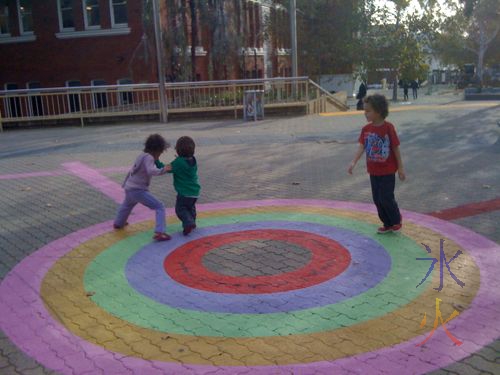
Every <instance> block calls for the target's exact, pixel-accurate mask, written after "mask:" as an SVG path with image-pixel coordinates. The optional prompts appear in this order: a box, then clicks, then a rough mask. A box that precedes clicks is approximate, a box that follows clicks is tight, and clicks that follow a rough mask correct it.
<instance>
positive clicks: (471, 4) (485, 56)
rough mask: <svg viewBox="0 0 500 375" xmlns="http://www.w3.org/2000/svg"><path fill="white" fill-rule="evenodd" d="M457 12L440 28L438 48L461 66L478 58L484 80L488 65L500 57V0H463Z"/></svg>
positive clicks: (478, 71) (458, 5) (447, 59)
mask: <svg viewBox="0 0 500 375" xmlns="http://www.w3.org/2000/svg"><path fill="white" fill-rule="evenodd" d="M452 5H453V3H452ZM454 12H455V14H454V15H452V16H451V17H449V18H448V19H447V20H446V22H444V23H443V26H442V27H441V29H440V32H439V35H438V37H437V38H436V41H435V44H434V48H435V51H436V52H437V53H438V54H439V56H440V57H441V58H442V59H443V60H444V61H446V62H448V63H454V64H456V65H458V66H462V65H463V64H464V63H471V62H474V63H475V64H476V70H477V75H478V80H479V81H482V78H483V71H484V66H487V65H492V64H495V63H498V61H499V60H500V53H499V50H500V37H499V31H500V0H471V1H468V0H461V1H460V4H455V6H454Z"/></svg>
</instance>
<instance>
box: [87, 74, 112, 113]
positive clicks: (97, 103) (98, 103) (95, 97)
mask: <svg viewBox="0 0 500 375" xmlns="http://www.w3.org/2000/svg"><path fill="white" fill-rule="evenodd" d="M91 83H92V86H106V81H104V80H102V79H94V80H92V82H91ZM92 91H94V94H92V105H93V108H94V109H99V108H104V107H107V106H108V97H107V95H106V90H105V89H104V90H98V89H96V90H92Z"/></svg>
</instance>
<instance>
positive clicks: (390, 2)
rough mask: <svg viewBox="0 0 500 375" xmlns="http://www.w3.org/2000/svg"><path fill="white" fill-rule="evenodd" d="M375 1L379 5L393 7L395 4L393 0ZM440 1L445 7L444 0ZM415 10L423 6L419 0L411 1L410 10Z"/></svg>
mask: <svg viewBox="0 0 500 375" xmlns="http://www.w3.org/2000/svg"><path fill="white" fill-rule="evenodd" d="M375 2H376V3H378V4H379V5H381V6H382V5H388V6H391V7H393V6H392V4H393V3H392V1H387V0H376V1H375ZM439 2H440V3H442V4H443V5H442V6H443V7H444V6H445V5H444V1H443V0H440V1H439ZM393 8H394V7H393ZM413 10H417V11H421V8H420V5H419V3H418V0H411V2H410V7H409V11H410V12H412V11H413Z"/></svg>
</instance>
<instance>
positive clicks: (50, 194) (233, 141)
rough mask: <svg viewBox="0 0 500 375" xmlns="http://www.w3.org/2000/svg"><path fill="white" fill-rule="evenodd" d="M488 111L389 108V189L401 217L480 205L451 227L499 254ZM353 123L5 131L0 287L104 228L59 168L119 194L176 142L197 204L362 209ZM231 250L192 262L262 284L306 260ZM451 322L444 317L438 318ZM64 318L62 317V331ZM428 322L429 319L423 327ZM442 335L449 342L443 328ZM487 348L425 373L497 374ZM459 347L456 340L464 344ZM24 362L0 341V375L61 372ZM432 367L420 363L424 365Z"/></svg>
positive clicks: (496, 345)
mask: <svg viewBox="0 0 500 375" xmlns="http://www.w3.org/2000/svg"><path fill="white" fill-rule="evenodd" d="M433 103H438V104H437V105H436V104H433ZM494 104H495V103H488V102H478V103H469V102H468V103H464V102H461V101H459V98H458V97H456V96H455V95H454V93H449V94H447V95H441V96H439V97H436V96H430V97H426V96H423V95H422V98H421V99H419V100H418V101H417V102H416V103H412V104H408V105H399V106H395V107H394V112H393V113H391V115H390V117H389V120H390V121H392V122H393V123H394V124H396V126H397V129H398V132H399V135H400V139H401V143H402V145H401V150H402V155H403V159H404V161H405V164H406V169H407V175H408V180H407V181H406V182H405V183H398V186H397V199H398V201H399V203H400V206H401V207H402V208H403V209H405V210H408V211H413V212H417V213H434V214H435V213H437V212H438V211H446V210H449V209H452V208H455V207H461V206H464V205H466V204H471V203H477V202H484V201H490V202H491V203H490V204H489V207H488V208H487V209H482V210H480V211H479V212H477V214H475V215H471V214H470V213H467V212H468V211H467V212H466V211H463V212H464V213H463V215H462V216H460V215H458V216H459V217H456V218H455V219H453V220H452V222H454V223H456V224H459V225H461V226H463V227H465V228H469V229H471V230H472V231H474V232H476V233H478V234H480V235H482V236H484V237H486V238H489V239H490V240H492V241H494V242H496V243H497V244H498V243H500V230H499V229H498V223H499V222H500V210H499V209H498V200H499V199H500V173H499V170H498V160H499V159H500V141H499V135H500V128H499V127H498V126H497V121H498V120H499V119H500V106H498V105H496V106H495V105H494ZM363 121H364V120H363V117H362V115H361V114H357V113H348V114H341V115H333V116H308V117H300V118H287V119H266V120H264V121H261V122H257V123H243V122H241V121H239V120H234V121H207V122H197V123H192V122H178V123H170V124H166V125H160V124H154V123H146V124H125V125H114V126H92V127H86V128H56V129H26V130H16V131H7V132H4V133H2V134H1V135H0V189H1V192H2V193H1V194H0V220H1V226H0V249H1V253H0V254H1V256H0V279H1V280H3V279H4V278H6V276H7V274H8V273H9V271H10V270H12V269H13V267H15V266H16V265H17V264H19V262H21V261H22V260H23V259H25V258H26V257H27V256H28V255H30V254H32V253H34V252H35V251H36V250H38V249H40V248H41V247H43V246H44V245H47V244H49V243H51V242H52V241H55V240H57V239H60V238H63V237H65V236H67V235H70V234H71V233H73V232H75V231H78V230H80V229H83V228H87V227H90V226H93V225H96V224H99V223H102V222H105V221H108V220H112V219H113V217H114V214H115V211H116V208H117V203H116V201H115V200H113V199H111V198H110V197H109V196H108V195H106V194H104V193H103V192H102V191H100V190H98V189H96V188H95V187H93V186H91V185H90V184H88V183H85V182H84V181H83V180H82V179H81V176H79V175H78V174H75V173H74V172H71V168H70V167H68V166H66V167H65V166H63V164H64V163H67V162H75V161H77V162H80V163H82V164H83V165H84V166H86V167H90V168H92V169H94V170H98V171H99V173H101V174H102V175H103V176H104V177H105V178H107V179H109V180H110V181H113V182H115V183H118V184H119V183H121V181H122V179H123V177H124V174H125V170H126V167H127V166H128V165H129V164H130V163H131V162H132V161H133V160H134V158H135V156H136V155H137V153H138V151H139V150H140V149H141V147H142V142H143V140H144V138H145V137H146V136H147V135H148V134H150V133H153V132H161V133H162V134H164V135H165V136H166V137H167V138H168V139H169V140H170V141H171V142H172V143H174V142H175V140H176V139H177V138H178V137H179V136H181V135H190V136H192V137H193V138H194V139H195V140H196V142H197V158H198V162H199V171H200V182H201V185H202V187H203V193H202V196H201V198H200V201H199V203H200V204H201V205H203V204H206V203H216V202H225V201H240V200H263V199H275V198H279V199H281V198H285V199H326V200H337V201H350V202H361V203H371V192H370V188H369V183H368V178H367V175H366V173H365V172H364V164H363V163H361V164H360V165H359V166H358V167H357V170H356V171H355V174H354V176H349V175H348V174H347V173H346V166H347V165H348V163H349V161H350V160H351V158H352V156H353V154H354V151H355V148H356V146H355V144H353V142H355V141H356V138H357V135H358V134H359V130H360V127H361V125H363V123H364V122H363ZM325 141H329V142H331V143H327V142H325ZM173 156H174V153H173V151H172V150H169V151H168V152H167V154H166V155H164V156H163V157H162V159H164V160H165V161H168V160H170V159H172V158H173ZM151 190H152V192H153V193H154V194H155V195H157V196H158V197H159V198H160V199H161V200H163V201H164V202H166V205H167V206H168V207H172V206H173V204H174V201H175V195H174V191H173V188H172V186H171V181H170V179H168V178H158V179H155V180H153V183H152V188H151ZM459 212H460V211H459ZM367 220H368V219H367ZM168 221H169V222H170V223H172V224H174V226H172V228H175V225H177V224H176V223H175V219H173V218H172V217H169V218H168ZM172 230H173V229H172ZM240 245H241V246H243V247H244V248H245V249H248V252H246V255H247V258H240V257H238V247H234V246H229V245H226V246H222V247H219V248H217V250H216V251H214V252H211V253H210V255H209V256H207V257H205V258H204V259H203V262H204V264H205V266H206V268H207V269H209V270H211V271H212V272H216V273H219V274H222V275H226V276H235V277H239V276H245V277H247V276H249V277H250V276H251V277H253V276H262V277H268V276H273V275H275V274H276V273H278V274H279V272H287V271H291V270H293V269H297V268H299V267H300V266H301V265H303V264H306V263H307V262H308V260H309V258H310V253H309V251H308V250H306V249H304V248H303V247H302V246H300V245H293V246H288V248H287V247H286V246H283V242H281V241H280V240H261V239H249V240H246V241H243V242H241V243H240ZM250 254H251V256H250ZM423 254H425V253H423ZM491 257H493V259H496V260H498V259H499V257H500V254H498V253H493V254H491ZM68 277H69V276H68ZM422 277H423V275H422ZM462 277H464V278H465V279H466V280H467V281H466V284H467V282H468V281H469V280H470V283H471V284H472V283H473V281H472V280H473V278H474V275H468V274H462ZM488 287H489V288H491V303H492V306H493V307H492V308H497V309H498V301H499V298H500V297H499V294H498V290H500V289H499V287H500V285H498V284H497V285H493V284H491V285H490V284H489V285H488ZM466 297H467V296H464V298H466ZM394 298H397V296H394ZM467 298H468V297H467ZM468 303H469V302H467V304H468ZM443 304H444V302H443ZM465 304H466V302H464V306H465ZM428 308H429V309H430V307H429V306H428ZM428 312H430V310H428ZM450 313H451V311H448V310H446V309H444V308H443V317H444V318H445V319H446V317H448V316H449V314H450ZM499 313H500V312H499ZM417 315H418V314H417ZM420 318H421V317H420ZM65 319H66V318H65V317H64V316H63V317H61V320H62V321H66V320H65ZM411 319H413V320H416V319H417V317H416V316H414V317H412V318H411ZM429 319H432V318H431V317H430V316H429ZM416 324H418V322H417V323H416ZM428 324H429V323H428ZM193 329H194V328H193ZM482 329H484V330H490V331H491V330H493V331H494V330H496V331H497V332H498V331H500V325H499V323H498V322H496V323H495V324H494V326H491V327H483V328H482ZM451 331H452V333H453V329H451ZM37 335H38V336H43V342H45V343H50V334H49V333H41V332H37ZM496 337H497V339H496V340H494V339H493V340H491V341H492V342H490V343H487V344H486V345H482V346H483V348H482V349H479V350H474V351H472V352H471V354H470V355H469V356H467V357H466V358H464V359H460V360H458V361H455V363H453V364H451V365H448V366H446V367H445V368H442V369H441V370H436V371H434V372H432V373H434V374H448V373H449V374H455V373H456V374H476V373H477V374H483V373H491V374H495V373H497V374H498V373H500V371H499V370H498V368H499V365H500V340H498V337H499V336H498V335H497V336H496ZM445 339H446V340H448V339H447V338H445ZM461 339H462V340H463V341H464V342H466V341H467V337H462V338H461ZM89 340H91V338H89ZM96 340H98V339H96ZM374 340H375V338H374ZM445 344H446V345H447V346H448V350H449V352H447V353H446V355H448V356H450V357H451V358H455V357H454V354H453V347H451V348H450V347H449V345H448V344H449V341H443V345H445ZM193 345H194V344H193ZM236 345H237V344H235V346H236ZM352 345H354V346H356V345H358V343H356V342H349V341H344V342H342V344H340V345H339V348H341V349H343V350H344V353H351V352H350V350H351V349H350V348H349V346H352ZM359 345H361V346H362V344H359ZM359 345H358V346H359ZM365 345H366V346H367V347H369V346H370V345H371V344H369V343H365ZM464 345H465V344H464ZM193 348H194V346H193ZM221 348H223V347H222V346H219V349H218V350H219V351H220V352H221V354H222V358H225V357H224V350H223V349H221ZM191 349H192V348H191ZM202 349H203V348H202ZM202 349H200V348H197V349H196V350H202ZM205 349H206V347H205V348H204V349H203V350H205ZM51 350H52V349H51ZM186 350H187V349H186ZM196 350H195V351H196ZM263 350H264V349H263ZM283 350H284V352H283V353H288V354H287V355H288V356H292V358H295V360H296V361H299V362H300V361H301V360H300V354H299V353H302V351H300V350H299V349H298V348H297V349H293V348H292V347H289V348H286V350H285V349H283ZM294 350H295V351H294ZM353 350H354V349H353ZM434 354H435V353H434ZM71 355H72V354H70V353H58V356H59V358H60V360H61V363H63V364H64V363H70V357H71ZM283 355H284V354H283ZM304 355H305V354H304ZM310 355H311V356H312V355H313V354H310ZM31 357H32V356H31V355H29V354H26V353H25V352H23V351H22V350H20V349H19V348H18V347H16V345H14V344H13V342H12V340H11V339H10V338H9V337H7V336H6V335H5V333H3V332H2V333H0V374H52V373H60V372H65V371H62V370H61V371H56V372H54V371H52V370H49V369H48V368H46V367H44V366H43V365H41V364H40V363H38V362H36V361H34V360H33V359H31ZM179 358H180V359H179V361H180V362H186V363H191V362H190V360H191V359H190V358H187V357H185V358H184V360H183V359H182V358H183V357H182V355H181V356H180V357H179ZM241 358H245V357H241ZM284 358H285V357H283V358H281V359H276V363H278V362H279V363H286V360H285V359H284ZM311 358H312V357H311ZM433 358H434V357H433V354H432V353H429V361H430V362H432V361H433ZM233 359H234V358H233ZM96 361H97V360H96ZM231 361H232V360H230V358H229V357H228V358H227V361H226V362H224V360H223V359H221V360H220V361H215V360H213V361H212V362H213V363H218V364H224V363H229V362H231ZM262 361H264V360H262ZM304 361H306V359H305V358H304ZM233 362H234V361H233ZM240 362H242V363H243V364H245V363H248V364H255V363H259V360H258V359H256V358H253V359H250V358H248V360H246V361H243V360H240ZM306 362H307V361H306ZM96 363H98V361H97V362H96ZM388 363H390V360H389V362H388ZM363 365H364V364H363V363H360V367H359V372H360V373H370V372H373V373H376V372H382V371H383V369H382V368H380V369H379V370H377V371H376V372H375V370H374V369H373V368H371V369H369V370H363V368H364V367H363ZM392 365H393V367H391V365H388V367H387V368H386V369H385V370H386V371H387V372H389V373H391V372H392V373H398V372H397V371H398V370H395V369H397V367H394V366H396V365H394V364H392ZM61 366H62V365H61ZM63 367H64V366H62V367H61V368H63ZM100 368H101V369H102V367H101V366H98V365H96V366H95V367H93V368H92V367H89V368H80V369H78V368H73V369H72V372H74V373H100V372H99V369H100ZM305 369H307V367H306V368H305ZM186 371H188V370H187V368H186ZM303 371H304V373H306V370H304V369H303ZM250 372H253V373H258V372H255V371H250ZM345 372H346V373H348V371H347V370H346V371H345ZM117 373H121V371H118V370H117ZM123 373H125V372H123ZM151 373H153V372H151ZM318 373H320V371H319V370H318ZM399 373H413V372H412V370H411V368H403V369H400V372H399Z"/></svg>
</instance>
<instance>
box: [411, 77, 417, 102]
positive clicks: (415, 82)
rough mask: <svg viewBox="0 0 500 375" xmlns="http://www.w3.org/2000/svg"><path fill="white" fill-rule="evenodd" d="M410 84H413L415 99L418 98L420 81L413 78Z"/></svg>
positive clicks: (412, 89)
mask: <svg viewBox="0 0 500 375" xmlns="http://www.w3.org/2000/svg"><path fill="white" fill-rule="evenodd" d="M410 86H411V91H412V93H413V99H417V98H418V82H417V80H415V79H414V80H412V81H411V83H410Z"/></svg>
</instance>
